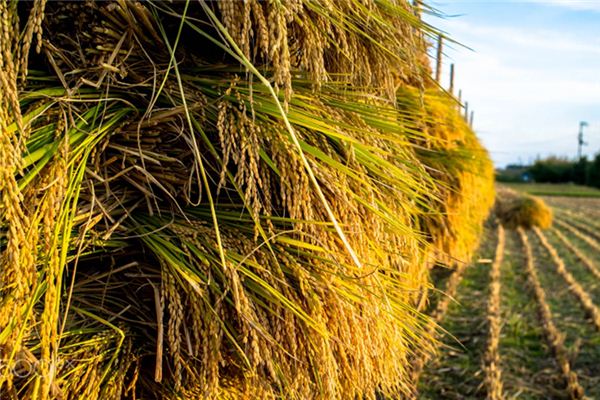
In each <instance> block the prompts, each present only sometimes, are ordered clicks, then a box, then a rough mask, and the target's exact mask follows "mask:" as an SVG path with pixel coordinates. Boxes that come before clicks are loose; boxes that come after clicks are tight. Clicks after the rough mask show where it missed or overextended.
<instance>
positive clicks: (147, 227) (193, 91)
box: [0, 0, 492, 399]
mask: <svg viewBox="0 0 600 400" xmlns="http://www.w3.org/2000/svg"><path fill="white" fill-rule="evenodd" d="M0 17H1V19H0V21H1V28H2V41H1V49H0V50H1V52H0V67H1V69H0V129H1V135H0V194H1V204H2V207H1V209H0V212H1V214H0V251H1V252H2V255H1V259H0V262H1V270H0V280H1V281H2V283H3V286H2V289H1V291H0V296H1V300H2V302H1V304H0V329H1V331H0V351H1V354H2V358H3V360H6V365H8V366H9V368H4V369H3V370H2V375H1V376H0V397H2V398H19V399H28V398H31V399H38V398H39V399H48V398H65V399H76V398H77V399H119V398H173V399H175V398H181V399H190V398H245V397H247V398H275V397H282V398H298V399H306V398H340V399H342V398H344V399H346V398H363V397H366V398H374V396H375V395H376V393H380V394H383V395H397V394H403V393H408V391H409V390H410V385H409V382H408V381H407V380H408V371H407V370H408V364H409V361H408V360H409V358H410V357H412V356H414V355H419V354H421V353H423V352H427V351H429V349H430V348H431V345H432V342H433V340H432V337H431V332H430V330H429V329H427V328H426V326H428V320H427V318H426V317H425V316H423V315H422V314H420V313H419V312H418V310H417V306H418V304H419V302H421V301H422V300H423V296H422V293H424V291H425V290H426V288H427V287H428V285H429V282H428V278H427V268H428V264H429V262H430V261H431V260H432V257H434V256H435V257H436V258H437V257H438V256H439V255H440V254H444V255H448V254H450V255H454V254H465V253H467V252H468V251H467V250H471V249H472V247H473V245H474V243H466V241H468V240H471V239H457V238H458V237H462V236H461V235H462V233H463V228H462V227H460V226H458V225H454V224H455V223H459V222H458V221H459V219H458V217H457V216H454V215H453V214H454V213H463V212H465V210H467V213H468V216H467V218H466V221H468V224H470V225H472V227H476V226H478V225H480V224H481V222H482V220H483V218H484V216H485V214H486V211H487V210H486V205H487V204H488V203H489V201H487V200H488V199H489V198H491V197H492V191H491V189H490V190H489V191H488V189H487V188H489V187H490V186H489V184H490V182H491V179H490V178H489V177H488V175H487V173H479V172H478V171H479V170H469V168H470V167H468V166H460V164H461V162H462V161H461V160H465V159H467V160H478V161H477V162H480V163H481V165H482V166H483V167H482V170H481V171H487V170H488V169H490V163H489V160H488V158H487V155H486V154H485V153H484V152H483V151H482V150H481V148H480V147H479V145H478V143H477V141H476V139H475V137H474V135H473V133H472V132H471V131H470V130H468V129H467V128H466V127H465V126H461V127H460V128H457V129H458V131H459V132H458V133H457V134H458V135H459V136H460V138H459V139H456V138H453V139H449V138H446V137H441V133H439V132H437V131H436V130H435V129H434V128H435V126H436V125H437V124H438V122H437V121H438V120H437V118H440V116H441V114H440V115H433V114H432V113H431V111H429V110H428V108H427V107H424V106H423V104H422V103H415V99H416V93H417V91H415V90H414V89H410V87H411V86H416V87H420V88H424V87H426V86H427V83H426V82H427V80H428V66H427V65H426V63H425V62H424V61H423V60H424V59H425V58H426V57H425V50H426V46H425V39H424V37H425V35H427V34H428V33H429V32H430V28H429V27H427V26H426V25H425V24H423V23H422V22H421V21H420V20H419V18H418V17H416V16H415V12H414V10H413V9H412V6H411V5H410V4H409V3H407V2H405V1H398V2H396V1H389V2H388V1H383V2H371V1H368V2H363V1H355V0H348V1H341V2H340V1H330V2H329V1H321V2H312V1H300V0H298V1H290V2H283V3H277V2H272V3H271V2H268V3H267V2H259V1H247V2H229V1H222V2H204V1H200V2H193V3H192V2H175V3H170V2H169V3H162V2H145V3H138V2H125V1H115V2H85V3H79V2H77V3H76V2H64V3H63V2H51V3H48V4H46V2H45V1H34V2H31V3H19V2H14V1H0ZM398 88H400V89H398ZM406 91H412V93H414V94H413V95H411V96H412V98H411V101H412V102H413V105H408V106H406V105H398V104H402V103H403V101H404V100H403V99H405V97H406V98H407V99H408V96H407V95H405V93H406ZM434 96H435V97H439V98H440V99H444V95H443V94H435V95H434ZM440 101H446V100H440ZM397 103H398V104H397ZM448 104H450V103H448ZM444 113H448V114H449V115H452V116H455V115H456V116H457V111H456V109H455V108H454V106H452V107H449V106H448V107H447V108H446V109H445V111H444ZM442 114H443V113H442ZM430 115H433V116H432V117H430ZM453 118H454V117H453ZM451 130H454V128H452V129H451ZM450 142H452V145H451V146H448V143H450ZM430 144H431V145H430ZM436 155H439V156H440V157H441V156H443V157H445V158H446V159H447V160H448V161H447V162H444V163H443V165H438V164H436V161H434V160H437V159H438V158H437V157H436ZM465 157H466V158H465ZM469 171H475V172H469ZM479 184H483V185H484V186H485V188H486V189H485V190H483V191H482V190H475V185H479ZM471 190H473V192H477V193H480V194H481V196H483V198H484V200H485V201H482V202H480V203H478V204H476V203H475V202H474V201H473V199H474V198H473V196H472V195H473V193H469V191H471ZM433 221H435V223H436V224H437V225H439V226H443V227H444V228H443V229H438V228H435V227H434V226H433V224H434V222H433ZM461 223H462V222H461ZM461 226H462V225H461ZM469 235H471V234H469ZM465 237H472V236H465ZM473 241H474V237H473ZM455 243H461V244H460V245H458V244H455ZM457 249H459V250H457ZM455 251H456V253H455ZM17 372H18V373H17Z"/></svg>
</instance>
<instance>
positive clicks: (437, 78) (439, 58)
mask: <svg viewBox="0 0 600 400" xmlns="http://www.w3.org/2000/svg"><path fill="white" fill-rule="evenodd" d="M443 46H444V38H443V37H442V35H439V36H438V42H437V56H436V59H435V81H436V82H438V83H439V82H440V81H441V80H442V49H443Z"/></svg>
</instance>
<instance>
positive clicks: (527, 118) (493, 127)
mask: <svg viewBox="0 0 600 400" xmlns="http://www.w3.org/2000/svg"><path fill="white" fill-rule="evenodd" d="M429 4H430V5H431V6H433V7H435V8H437V9H438V10H439V11H440V12H441V13H443V14H445V17H444V18H437V17H434V16H428V17H426V20H427V21H428V22H429V23H431V24H432V25H434V26H436V27H437V28H440V29H441V30H443V31H445V32H446V33H448V34H449V35H450V37H452V38H453V39H455V40H456V41H458V42H460V43H461V44H462V45H465V46H468V47H469V48H470V49H467V48H464V47H462V46H459V45H452V44H450V45H448V46H446V48H445V51H444V53H445V57H444V72H443V74H444V80H443V83H444V85H445V86H446V87H447V82H448V73H449V69H450V63H455V65H456V83H455V87H456V88H457V89H458V88H460V89H462V91H463V99H464V100H467V101H469V104H470V106H471V107H472V109H474V110H475V123H474V126H475V130H476V131H477V133H478V135H479V137H480V138H481V140H482V141H483V143H484V144H485V145H486V147H487V148H488V150H489V151H490V153H491V155H492V158H493V159H494V162H495V163H496V165H497V166H504V165H506V164H507V163H517V162H519V161H520V162H523V163H527V162H530V161H532V160H534V159H535V158H536V157H537V156H541V157H545V156H547V155H558V156H567V157H575V155H576V152H577V132H578V129H579V121H587V122H588V123H589V127H588V128H586V129H585V130H584V132H585V137H586V141H587V142H588V143H589V145H588V146H586V147H584V154H587V155H589V156H593V155H594V154H595V153H597V152H600V0H587V1H584V0H581V1H578V0H565V1H559V0H557V1H542V0H539V1H537V0H530V1H510V0H504V1H476V0H471V1H468V0H446V1H440V0H438V1H432V2H429ZM432 52H435V49H432Z"/></svg>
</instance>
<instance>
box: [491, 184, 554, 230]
mask: <svg viewBox="0 0 600 400" xmlns="http://www.w3.org/2000/svg"><path fill="white" fill-rule="evenodd" d="M494 211H495V213H496V215H497V216H498V218H499V219H500V221H501V222H502V224H503V225H505V226H506V227H508V228H511V229H516V228H518V227H523V228H526V229H530V228H533V227H539V228H541V229H547V228H549V227H550V226H552V210H551V209H550V208H549V207H548V206H547V205H546V203H545V202H544V201H543V200H542V199H540V198H538V197H534V196H529V195H525V194H521V193H517V192H515V191H514V190H510V189H507V188H499V189H498V195H497V197H496V205H495V209H494Z"/></svg>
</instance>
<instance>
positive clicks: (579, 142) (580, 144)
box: [577, 121, 588, 161]
mask: <svg viewBox="0 0 600 400" xmlns="http://www.w3.org/2000/svg"><path fill="white" fill-rule="evenodd" d="M586 126H588V123H587V122H585V121H581V122H580V123H579V135H577V160H578V161H579V160H581V151H582V148H583V146H587V143H586V142H585V141H584V140H583V128H585V127H586Z"/></svg>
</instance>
